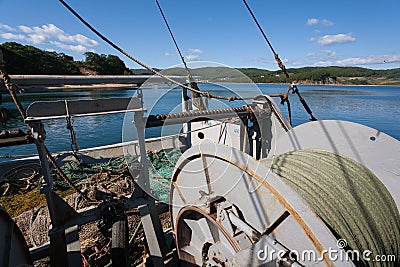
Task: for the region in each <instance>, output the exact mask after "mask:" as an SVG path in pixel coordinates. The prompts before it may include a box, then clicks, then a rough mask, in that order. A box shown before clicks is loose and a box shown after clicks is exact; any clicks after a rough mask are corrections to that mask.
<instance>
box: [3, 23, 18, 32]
mask: <svg viewBox="0 0 400 267" xmlns="http://www.w3.org/2000/svg"><path fill="white" fill-rule="evenodd" d="M0 30H6V31H9V32H14V31H15V29H14V28H13V27H11V26H9V25H7V24H0Z"/></svg>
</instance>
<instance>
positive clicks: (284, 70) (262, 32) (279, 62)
mask: <svg viewBox="0 0 400 267" xmlns="http://www.w3.org/2000/svg"><path fill="white" fill-rule="evenodd" d="M243 3H244V5H245V6H246V8H247V10H248V11H249V13H250V15H251V16H252V18H253V20H254V22H255V23H256V25H257V27H258V29H259V30H260V32H261V34H262V36H263V37H264V39H265V41H266V42H267V44H268V46H269V48H271V51H272V53H273V54H274V57H275V60H276V62H277V63H278V66H279V67H280V68H281V70H282V71H283V73H284V74H285V75H286V77H287V78H288V80H289V82H290V83H291V84H292V85H291V89H292V93H293V94H294V93H295V94H297V96H298V97H299V100H300V102H301V104H302V105H303V107H304V109H305V110H306V111H307V113H308V114H309V115H310V116H311V119H310V120H311V121H316V120H317V119H316V118H315V117H314V115H313V114H312V111H311V109H310V107H309V106H308V105H307V103H306V101H305V100H304V98H303V97H302V96H301V95H300V92H299V90H298V88H297V86H296V85H295V84H294V83H293V82H292V80H291V79H290V76H289V73H288V72H287V69H286V67H285V65H284V64H283V62H282V60H281V59H280V58H279V56H278V54H277V53H276V52H275V50H274V48H273V47H272V45H271V43H270V41H269V40H268V37H267V35H266V34H265V33H264V30H263V29H262V28H261V25H260V23H258V20H257V18H256V16H255V15H254V13H253V11H252V10H251V8H250V6H249V5H248V4H247V2H246V0H243ZM282 103H284V101H283V102H282ZM288 103H289V102H288ZM289 109H290V107H289Z"/></svg>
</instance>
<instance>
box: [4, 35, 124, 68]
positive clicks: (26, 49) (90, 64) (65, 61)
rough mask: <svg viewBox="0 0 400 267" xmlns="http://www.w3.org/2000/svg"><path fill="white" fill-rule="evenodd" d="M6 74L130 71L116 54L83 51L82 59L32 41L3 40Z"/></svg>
mask: <svg viewBox="0 0 400 267" xmlns="http://www.w3.org/2000/svg"><path fill="white" fill-rule="evenodd" d="M0 48H1V50H2V51H3V58H4V61H5V62H6V69H7V72H8V73H9V74H32V75H34V74H47V75H56V74H59V75H79V74H99V75H124V74H125V75H129V74H132V72H131V71H130V70H129V69H128V68H127V67H126V66H125V63H124V62H123V61H122V60H121V59H120V58H119V57H117V56H114V55H105V54H101V55H99V54H97V53H94V52H86V53H85V54H84V55H85V60H84V61H75V60H74V58H73V57H72V56H69V55H66V54H64V53H57V52H54V51H44V50H41V49H39V48H36V47H34V46H31V45H22V44H19V43H16V42H6V43H3V44H1V45H0Z"/></svg>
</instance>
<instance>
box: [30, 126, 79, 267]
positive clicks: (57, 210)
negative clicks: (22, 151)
mask: <svg viewBox="0 0 400 267" xmlns="http://www.w3.org/2000/svg"><path fill="white" fill-rule="evenodd" d="M29 125H30V126H31V129H32V135H33V138H34V140H35V145H36V148H37V151H38V154H39V160H40V165H41V168H42V175H43V178H44V183H43V184H42V187H41V193H43V194H45V197H46V202H47V206H48V209H49V214H50V220H51V225H52V229H51V230H50V231H49V237H50V255H51V256H50V266H82V259H81V255H80V252H79V254H77V253H76V250H79V251H80V244H79V236H78V226H76V228H73V229H74V231H72V232H71V231H69V232H68V233H70V234H69V236H68V238H66V235H65V230H64V227H63V226H64V225H65V224H66V223H67V221H68V219H71V218H74V217H77V216H78V214H77V213H76V211H75V210H74V209H72V208H71V206H69V205H68V204H67V203H66V202H65V201H64V200H63V199H62V198H60V197H59V196H58V195H57V194H56V193H54V192H53V190H52V185H53V177H52V175H51V173H50V167H49V161H48V159H47V150H46V147H45V145H44V140H45V139H46V132H45V130H44V126H43V124H42V123H41V122H40V121H30V122H29ZM69 241H71V242H72V243H71V244H68V243H69Z"/></svg>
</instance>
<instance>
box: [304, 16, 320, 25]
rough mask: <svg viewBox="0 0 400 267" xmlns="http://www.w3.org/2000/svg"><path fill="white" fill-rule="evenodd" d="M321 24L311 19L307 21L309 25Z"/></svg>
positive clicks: (317, 20)
mask: <svg viewBox="0 0 400 267" xmlns="http://www.w3.org/2000/svg"><path fill="white" fill-rule="evenodd" d="M318 23H319V19H315V18H311V19H308V20H307V25H317V24H318Z"/></svg>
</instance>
